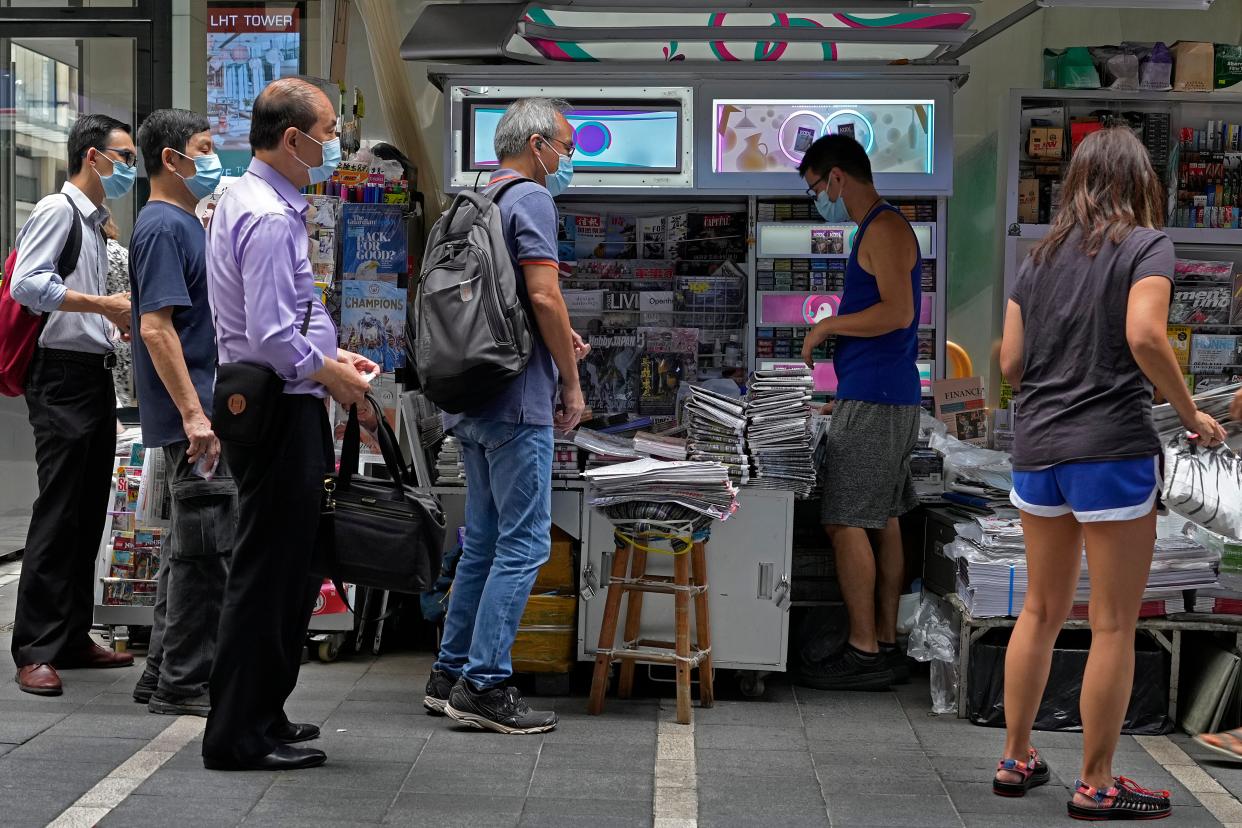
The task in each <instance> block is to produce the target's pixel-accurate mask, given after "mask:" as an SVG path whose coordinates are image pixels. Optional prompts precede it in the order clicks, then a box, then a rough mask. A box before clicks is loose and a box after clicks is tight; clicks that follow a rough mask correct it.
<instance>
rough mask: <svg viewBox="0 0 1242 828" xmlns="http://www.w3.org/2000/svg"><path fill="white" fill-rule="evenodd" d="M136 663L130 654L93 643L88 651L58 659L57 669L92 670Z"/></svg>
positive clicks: (88, 647) (80, 651)
mask: <svg viewBox="0 0 1242 828" xmlns="http://www.w3.org/2000/svg"><path fill="white" fill-rule="evenodd" d="M133 663H134V657H133V656H132V655H130V654H129V653H116V652H113V651H112V650H109V649H108V648H107V647H100V646H99V645H98V644H96V643H95V642H94V641H92V642H91V643H90V644H89V645H88V646H87V648H86V649H84V650H79V651H78V652H77V653H75V654H73V655H71V656H68V657H62V658H58V659H56V667H57V668H58V669H61V670H90V669H99V668H104V667H128V666H130V665H131V664H133Z"/></svg>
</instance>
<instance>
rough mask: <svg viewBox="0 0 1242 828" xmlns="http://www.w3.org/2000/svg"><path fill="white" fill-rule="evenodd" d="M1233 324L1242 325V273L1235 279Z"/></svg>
mask: <svg viewBox="0 0 1242 828" xmlns="http://www.w3.org/2000/svg"><path fill="white" fill-rule="evenodd" d="M1231 315H1232V316H1233V324H1235V325H1242V273H1238V275H1236V276H1234V277H1233V313H1232V314H1231Z"/></svg>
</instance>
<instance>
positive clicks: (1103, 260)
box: [1010, 228, 1175, 471]
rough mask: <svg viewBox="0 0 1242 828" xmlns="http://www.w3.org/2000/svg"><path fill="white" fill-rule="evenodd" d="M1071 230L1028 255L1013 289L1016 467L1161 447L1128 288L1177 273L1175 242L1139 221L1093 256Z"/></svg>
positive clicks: (1145, 452)
mask: <svg viewBox="0 0 1242 828" xmlns="http://www.w3.org/2000/svg"><path fill="white" fill-rule="evenodd" d="M1081 243H1082V235H1081V232H1080V231H1078V230H1075V231H1074V232H1073V233H1071V234H1070V236H1069V237H1068V238H1067V239H1066V240H1065V242H1064V243H1063V244H1062V245H1061V247H1060V248H1059V249H1058V250H1057V251H1056V253H1055V254H1054V255H1053V256H1052V257H1051V258H1049V259H1048V260H1047V261H1045V262H1044V263H1043V264H1040V265H1037V264H1035V262H1034V260H1033V259H1031V258H1030V257H1027V259H1026V261H1024V262H1023V263H1022V267H1021V269H1020V270H1019V271H1018V281H1017V284H1016V286H1015V287H1014V290H1013V295H1012V296H1011V297H1010V298H1011V299H1013V301H1014V302H1016V303H1017V304H1018V305H1019V306H1020V307H1021V308H1022V323H1023V327H1024V329H1025V338H1024V340H1023V344H1022V359H1023V368H1022V385H1021V392H1020V393H1019V394H1018V396H1017V399H1016V406H1017V411H1016V417H1017V423H1016V429H1015V433H1014V451H1013V467H1014V468H1015V469H1018V470H1026V471H1030V470H1035V469H1042V468H1047V467H1049V466H1055V465H1057V464H1058V463H1070V462H1074V461H1083V460H1103V459H1115V458H1122V457H1146V456H1153V455H1156V454H1159V453H1160V440H1159V438H1158V437H1157V435H1156V429H1155V426H1154V425H1153V424H1152V418H1151V404H1152V387H1151V383H1149V382H1148V381H1147V378H1146V377H1145V376H1144V375H1143V372H1142V371H1141V370H1140V369H1139V366H1138V363H1136V362H1135V361H1134V356H1133V354H1131V353H1130V345H1129V343H1128V342H1127V341H1126V310H1127V307H1128V303H1129V298H1130V288H1131V286H1132V285H1134V283H1135V282H1138V281H1140V280H1142V279H1145V278H1147V277H1149V276H1160V277H1164V278H1166V279H1169V280H1170V281H1172V279H1173V266H1174V259H1175V255H1174V252H1173V243H1172V242H1171V241H1169V237H1168V236H1166V235H1165V234H1164V233H1162V232H1160V231H1159V230H1151V229H1147V228H1135V229H1134V230H1132V231H1131V232H1130V235H1129V236H1127V237H1126V238H1125V240H1124V241H1122V242H1121V244H1116V245H1115V244H1113V243H1111V242H1108V241H1106V242H1105V243H1104V247H1103V248H1102V249H1101V250H1100V252H1099V253H1097V254H1096V255H1095V256H1094V257H1090V256H1087V255H1086V254H1085V253H1083V252H1082V249H1081Z"/></svg>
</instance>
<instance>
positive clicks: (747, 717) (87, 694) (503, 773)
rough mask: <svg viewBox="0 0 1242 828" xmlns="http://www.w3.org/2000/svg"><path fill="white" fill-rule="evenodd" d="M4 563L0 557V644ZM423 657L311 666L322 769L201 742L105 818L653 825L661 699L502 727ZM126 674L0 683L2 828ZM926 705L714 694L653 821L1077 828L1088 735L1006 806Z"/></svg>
mask: <svg viewBox="0 0 1242 828" xmlns="http://www.w3.org/2000/svg"><path fill="white" fill-rule="evenodd" d="M15 569H16V567H15V566H14V565H12V564H8V565H0V630H3V631H4V632H3V634H0V647H3V648H4V649H7V644H8V633H7V629H8V628H7V622H8V621H9V620H11V618H12V601H13V591H14V586H15V585H14V584H13V583H12V577H13V575H14V573H15ZM428 667H429V659H428V658H427V657H426V656H424V655H415V654H393V655H385V656H383V657H382V658H379V659H372V658H355V659H350V660H343V661H340V662H337V663H334V664H330V665H322V664H317V663H311V664H307V665H306V666H305V667H304V668H303V672H302V680H301V682H300V684H299V687H298V690H297V691H296V693H295V694H294V697H293V699H292V701H291V705H290V713H291V715H293V716H294V717H295V718H296V719H301V720H306V721H314V722H318V723H322V724H323V727H324V736H323V738H322V739H321V740H320V742H319V743H318V745H319V746H320V747H322V748H323V749H324V750H326V751H327V753H328V756H329V763H328V764H327V765H326V766H324V767H322V768H317V769H314V770H310V771H301V772H296V773H286V774H277V773H247V774H228V773H219V772H211V771H206V770H204V769H203V767H202V763H201V760H200V758H199V750H200V745H201V737H197V738H195V739H193V740H192V741H190V742H189V743H188V744H187V745H186V746H185V747H184V748H183V749H181V750H180V751H179V752H178V753H176V754H175V755H173V756H172V757H171V758H170V759H169V760H168V761H167V762H166V763H165V764H164V765H163V766H162V767H160V768H158V769H157V770H156V771H155V772H154V773H153V774H151V775H150V777H149V778H147V779H146V780H145V781H143V782H142V783H141V784H140V785H138V786H137V788H136V789H134V790H133V792H132V793H131V794H130V795H129V796H128V797H127V798H125V799H124V800H123V801H121V802H120V804H119V805H117V806H116V807H115V809H114V810H112V811H111V813H108V814H107V815H106V816H104V817H103V819H102V821H101V822H100V823H99V824H101V825H107V826H126V828H130V826H134V827H135V828H137V827H138V826H178V828H182V827H183V826H184V827H185V828H192V826H215V825H229V826H232V825H241V824H244V825H291V826H292V825H297V826H303V825H316V826H321V825H353V824H366V823H390V824H400V825H424V824H425V825H434V826H437V828H448V827H449V826H456V825H462V826H487V828H493V827H494V826H513V825H523V826H526V825H529V826H562V825H564V826H613V825H617V826H622V825H624V826H631V825H634V826H640V825H652V824H653V801H654V800H655V792H656V790H657V788H660V786H661V785H663V784H669V783H668V782H667V781H661V780H657V778H656V770H655V769H656V766H657V763H656V755H657V734H658V732H659V729H660V720H661V719H662V718H667V717H668V715H669V709H670V708H671V703H670V701H669V700H663V701H654V700H649V701H633V702H622V701H617V700H611V699H610V700H609V703H608V707H607V710H606V713H605V715H604V716H603V717H599V718H593V717H588V716H586V715H585V701H584V700H583V699H582V698H576V697H575V698H567V699H557V700H555V701H554V702H553V704H554V706H555V707H556V709H557V710H558V712H559V713H560V715H561V721H562V723H561V726H560V727H559V728H558V729H557V730H556V731H554V732H552V733H549V734H546V735H544V736H541V737H502V736H494V735H491V734H482V733H478V732H474V731H463V730H459V729H456V728H454V727H452V726H450V724H448V723H447V722H446V721H445V720H442V719H433V718H430V717H428V716H426V715H424V714H423V712H422V710H421V707H420V702H421V687H422V682H423V680H424V678H425V675H426V670H427V669H428ZM137 676H138V670H137V668H133V669H127V670H109V671H95V672H92V671H75V672H69V673H66V675H65V679H66V692H65V695H64V696H62V697H60V698H56V699H40V698H35V697H32V696H28V695H24V694H22V693H20V692H19V691H18V690H17V687H16V685H15V684H13V683H12V682H11V681H8V680H3V681H0V824H3V825H5V826H9V825H12V826H43V825H46V824H47V823H48V822H49V821H51V820H54V819H56V818H57V816H58V815H60V814H62V813H63V812H65V811H66V809H67V808H69V807H70V806H71V805H73V804H74V803H75V802H76V801H77V800H78V798H79V797H80V796H82V794H83V793H85V792H86V791H88V790H90V789H91V788H92V787H93V786H95V785H96V783H98V782H99V781H100V780H101V779H104V777H106V776H108V774H109V772H111V771H112V770H113V769H114V768H115V767H116V766H117V765H119V764H121V763H122V762H124V761H125V760H127V759H128V758H129V757H131V756H132V755H133V754H134V753H135V752H136V751H138V750H140V749H142V748H144V747H145V746H147V745H148V744H149V743H150V741H151V740H152V739H153V738H155V737H156V736H157V735H158V734H159V733H160V732H161V731H163V730H164V728H166V727H167V726H168V725H169V724H170V723H171V721H172V720H171V719H169V718H166V717H157V716H152V715H149V714H147V713H146V712H145V709H144V708H142V707H140V706H138V705H136V704H134V703H133V702H132V701H131V699H130V697H129V691H130V688H131V687H132V683H133V682H134V681H135V680H136V679H137ZM6 677H7V674H6ZM723 684H725V685H726V686H727V685H728V682H727V681H726V682H723ZM927 699H928V691H927V686H926V683H925V681H923V682H920V681H918V680H916V682H915V683H914V684H912V685H909V686H907V687H904V688H900V689H899V690H898V691H897V692H894V693H878V694H830V693H822V692H816V691H807V690H801V689H797V690H795V689H793V688H791V687H789V686H788V685H787V684H785V683H784V682H780V681H771V682H769V690H768V695H767V698H766V699H765V700H763V701H730V700H726V701H721V702H719V703H718V704H717V706H716V707H715V708H714V709H712V710H702V711H696V721H695V727H694V733H693V737H694V758H695V760H696V765H697V776H696V777H695V779H694V780H693V782H694V786H695V787H697V796H695V791H694V788H687V789H684V793H685V795H687V796H689V797H690V799H689V803H690V804H691V805H693V804H694V803H695V802H697V820H696V819H695V818H694V814H693V813H691V814H690V817H691V818H679V817H684V816H685V815H684V814H679V813H677V812H676V811H675V810H674V811H670V812H662V814H661V815H662V816H665V817H670V818H668V819H661V820H659V821H658V823H657V825H656V828H687V826H691V825H694V824H696V823H697V824H698V825H702V826H754V825H781V826H828V825H832V826H927V827H928V828H935V827H936V826H999V825H1006V824H1015V825H1022V826H1030V828H1040V826H1044V825H1067V824H1069V823H1068V820H1067V819H1066V817H1065V816H1064V813H1065V812H1064V807H1065V806H1064V802H1065V797H1066V791H1065V787H1064V786H1065V784H1067V783H1072V781H1073V777H1074V775H1075V771H1076V769H1077V764H1076V761H1077V760H1076V754H1075V751H1076V749H1077V747H1078V745H1079V744H1080V737H1078V736H1077V735H1074V734H1040V735H1039V738H1038V744H1039V746H1040V747H1041V748H1042V750H1043V752H1044V755H1045V756H1046V757H1047V758H1048V760H1049V761H1050V763H1051V765H1052V767H1053V772H1054V775H1055V777H1056V779H1055V782H1056V783H1059V784H1053V785H1049V786H1047V787H1045V788H1042V789H1038V790H1036V791H1034V792H1032V794H1031V795H1030V796H1028V797H1027V798H1026V799H1023V800H1008V799H1000V798H998V797H995V796H993V795H992V793H991V790H990V787H989V785H988V780H989V778H990V774H991V771H992V769H993V767H994V763H995V758H996V755H997V753H998V751H999V749H1000V746H1001V733H1000V731H996V730H987V729H981V728H976V727H973V726H971V725H969V724H966V723H964V722H961V721H958V720H956V719H954V718H952V717H940V716H934V715H929V714H928V712H927V710H928V701H927ZM1173 742H1174V743H1176V744H1177V745H1178V746H1179V747H1180V748H1181V749H1182V750H1184V751H1186V753H1189V754H1190V755H1191V756H1192V757H1194V758H1196V759H1200V760H1201V761H1200V763H1199V765H1200V767H1202V768H1203V769H1204V770H1206V771H1207V773H1208V774H1209V775H1210V776H1211V777H1213V778H1215V779H1217V780H1219V782H1220V784H1221V785H1223V786H1224V787H1225V789H1227V790H1228V791H1229V792H1230V793H1232V794H1234V795H1237V794H1242V767H1240V766H1235V765H1230V764H1228V763H1216V762H1214V761H1208V760H1207V758H1206V757H1204V756H1201V755H1200V751H1199V750H1198V749H1197V748H1196V746H1194V744H1193V743H1191V742H1190V741H1189V740H1187V739H1184V738H1182V737H1174V738H1173ZM1162 743H1163V741H1162ZM1178 755H1179V756H1182V757H1183V761H1190V760H1189V759H1185V758H1184V757H1185V754H1178ZM671 765H672V766H675V765H677V763H676V762H674V763H671ZM661 767H666V765H665V764H664V763H663V762H662V763H661ZM1191 767H1192V770H1193V766H1191ZM1117 771H1118V772H1119V773H1124V774H1126V775H1128V776H1132V777H1134V778H1136V779H1138V780H1139V781H1140V782H1141V783H1142V784H1144V785H1146V786H1148V787H1156V788H1168V789H1170V790H1171V791H1173V794H1174V801H1175V803H1176V804H1177V808H1176V812H1175V814H1174V817H1173V820H1172V822H1170V823H1169V824H1170V825H1178V826H1201V825H1202V826H1207V825H1220V824H1221V822H1219V821H1218V820H1217V819H1216V818H1214V817H1213V815H1212V814H1211V813H1210V812H1209V811H1208V810H1207V809H1206V808H1204V807H1202V806H1201V805H1200V804H1199V802H1198V800H1196V798H1195V796H1194V795H1193V794H1191V793H1190V792H1189V791H1187V790H1186V789H1185V788H1184V787H1183V786H1182V785H1180V784H1179V783H1178V782H1177V781H1176V779H1174V777H1173V776H1172V775H1171V774H1170V772H1169V770H1168V769H1166V768H1165V767H1162V766H1161V764H1160V763H1159V762H1157V761H1156V759H1154V758H1153V756H1152V755H1151V753H1149V752H1148V751H1147V750H1145V749H1144V747H1143V746H1142V745H1140V744H1139V742H1138V741H1136V740H1135V739H1131V738H1128V737H1125V738H1123V739H1122V742H1121V746H1120V748H1119V754H1118V763H1117ZM1183 776H1185V774H1183ZM675 784H684V783H680V782H679V783H675ZM105 787H106V786H105ZM1194 787H1196V789H1198V790H1202V789H1203V788H1202V786H1198V785H1196V786H1194ZM661 790H663V789H662V788H661ZM105 793H106V791H105ZM1205 796H1206V795H1205ZM670 801H677V800H676V798H674V799H673V800H670ZM1222 801H1223V802H1224V804H1225V805H1226V806H1228V805H1230V804H1231V805H1232V806H1233V807H1235V808H1238V810H1239V811H1242V806H1238V803H1237V802H1236V801H1235V800H1232V799H1230V798H1228V797H1224V799H1223V800H1221V799H1218V800H1216V802H1217V805H1218V807H1220V803H1221V802H1222ZM1229 819H1230V820H1231V822H1230V823H1229V824H1233V823H1232V819H1233V817H1229Z"/></svg>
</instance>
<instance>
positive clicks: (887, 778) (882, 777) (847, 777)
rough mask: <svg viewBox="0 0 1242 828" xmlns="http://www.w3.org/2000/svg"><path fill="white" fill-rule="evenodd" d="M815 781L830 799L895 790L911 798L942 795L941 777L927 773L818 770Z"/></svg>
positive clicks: (837, 769)
mask: <svg viewBox="0 0 1242 828" xmlns="http://www.w3.org/2000/svg"><path fill="white" fill-rule="evenodd" d="M817 777H818V779H819V785H820V789H821V790H822V791H823V793H824V795H825V796H829V797H830V796H833V795H834V794H837V795H839V794H845V793H859V794H879V793H891V792H892V791H893V789H894V786H896V787H897V788H898V789H900V791H901V792H902V793H903V794H907V795H911V796H944V793H945V786H944V783H943V782H942V781H941V780H940V777H939V776H937V775H936V774H934V773H930V772H928V771H916V772H913V773H911V772H906V773H905V774H902V775H900V776H899V777H897V776H894V775H891V774H878V773H874V772H872V771H867V770H859V769H856V768H841V767H834V768H831V769H829V768H823V769H820V770H819V771H818V772H817Z"/></svg>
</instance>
